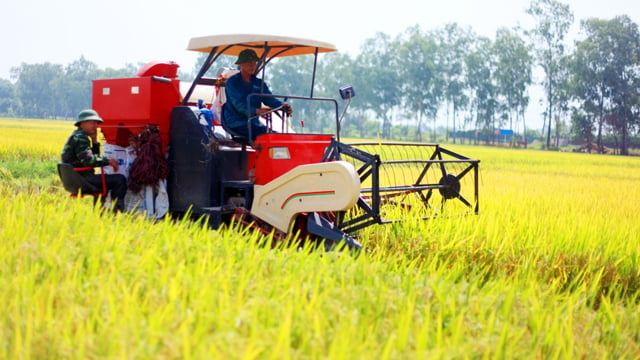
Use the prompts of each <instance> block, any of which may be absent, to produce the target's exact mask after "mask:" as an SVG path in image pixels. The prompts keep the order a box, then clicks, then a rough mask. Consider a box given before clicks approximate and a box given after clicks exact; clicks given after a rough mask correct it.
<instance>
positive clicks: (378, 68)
mask: <svg viewBox="0 0 640 360" xmlns="http://www.w3.org/2000/svg"><path fill="white" fill-rule="evenodd" d="M526 11H527V13H528V14H529V15H531V16H532V17H533V19H534V20H535V26H534V27H533V28H531V29H522V28H511V29H508V28H501V29H499V30H498V31H497V32H496V35H495V38H493V39H491V38H488V37H484V36H479V35H477V34H476V33H474V32H473V30H472V29H470V28H463V27H461V26H460V25H458V24H456V23H451V24H446V25H444V26H442V27H439V28H435V29H429V30H425V29H423V28H421V27H420V26H419V25H415V26H411V27H409V28H407V29H406V30H405V31H404V32H403V33H401V34H398V35H396V36H391V35H389V34H385V33H378V34H375V36H373V37H371V38H369V39H366V40H365V41H364V42H363V44H362V46H361V48H360V52H359V53H358V54H356V55H353V56H352V55H348V54H342V53H332V54H327V55H324V56H321V57H320V58H319V62H318V67H319V70H318V75H317V78H316V87H315V88H314V90H313V91H314V96H319V97H331V98H335V97H336V96H337V89H338V88H339V87H340V86H342V85H345V84H352V85H354V87H355V88H356V94H357V99H354V101H353V103H352V104H351V107H350V111H349V113H348V114H347V115H346V116H345V118H344V120H343V123H342V125H341V128H342V130H343V136H348V137H375V136H379V137H381V138H383V139H403V140H415V141H425V140H436V138H438V139H439V140H446V141H453V142H456V141H462V140H463V139H467V141H473V142H479V141H487V142H497V141H502V140H503V139H504V138H505V136H504V134H503V133H501V132H500V131H498V130H499V129H509V130H510V131H512V132H510V133H509V135H508V139H507V141H508V142H509V143H510V144H511V145H512V146H518V145H522V146H526V145H527V144H528V143H530V141H531V137H533V136H536V137H539V139H540V140H542V142H543V144H544V146H545V147H546V148H548V149H552V148H557V147H558V146H559V145H560V141H561V139H563V138H571V139H572V140H574V141H576V142H580V143H585V144H587V146H588V147H589V150H591V147H593V150H596V151H599V152H604V148H605V146H604V145H605V144H607V143H608V144H609V145H611V144H614V145H615V147H616V148H617V149H618V152H619V153H620V154H623V155H626V154H629V148H630V147H638V142H639V141H638V132H639V131H640V34H639V31H638V25H637V24H635V23H634V22H633V21H631V19H630V18H629V17H628V16H626V15H621V16H616V17H614V18H612V19H598V18H590V19H585V20H581V21H580V27H581V29H582V33H584V38H582V39H579V40H577V41H575V42H574V43H573V44H567V41H566V39H565V36H566V34H567V32H568V29H569V28H570V26H571V25H572V24H573V22H574V18H573V13H572V12H571V10H570V8H569V6H568V5H566V4H563V3H561V2H558V1H556V0H534V1H532V2H531V3H530V6H529V8H528V9H527V10H526ZM200 60H203V58H201V59H200ZM312 62H313V59H312V58H311V57H291V58H286V59H278V61H274V62H273V63H272V64H271V65H270V67H269V69H268V73H267V74H266V76H267V80H268V81H269V83H270V84H272V88H274V87H276V86H275V85H274V84H277V90H278V91H277V92H278V93H283V94H292V95H299V96H308V95H309V90H310V89H309V88H308V84H309V83H310V82H311V74H310V69H311V68H312V65H313V64H312ZM232 63H233V61H232V60H230V61H229V62H228V65H229V66H232ZM141 65H142V64H138V65H137V66H136V65H127V66H126V67H125V68H122V69H111V68H109V69H100V68H98V67H97V65H96V64H94V63H92V62H91V61H88V60H87V59H85V58H84V57H81V58H80V59H79V60H77V61H74V62H73V63H71V64H69V65H67V66H62V65H57V64H51V63H44V64H24V63H23V64H21V65H20V66H18V67H16V68H13V69H12V70H11V77H12V79H13V80H14V81H15V83H12V82H10V81H9V80H4V79H0V115H8V116H18V117H36V118H57V117H59V118H72V117H73V116H75V114H76V112H77V111H78V109H82V108H86V107H89V106H90V105H91V81H92V80H94V79H103V78H121V77H132V76H134V74H135V73H136V71H137V70H138V69H139V68H140V66H141ZM537 68H539V69H541V71H542V72H543V73H544V76H543V78H542V80H541V81H540V83H539V84H538V85H540V86H541V87H542V88H543V89H544V111H543V113H542V114H539V115H540V116H541V117H542V119H543V123H544V125H543V128H542V129H540V130H541V131H540V132H538V131H535V130H533V129H532V127H531V126H528V125H527V121H528V120H529V121H530V119H526V116H525V115H526V114H527V109H528V107H529V102H530V95H529V91H530V90H531V88H532V86H533V85H534V76H533V72H534V70H535V69H537ZM196 71H197V67H196V68H194V69H191V70H190V71H184V70H181V72H180V78H181V79H182V80H189V79H192V78H193V77H195V73H196ZM214 75H215V74H214ZM318 111H320V110H318V109H315V108H313V107H312V106H309V107H304V106H303V107H300V108H296V114H299V115H300V114H301V115H303V116H304V115H306V114H309V115H310V114H311V113H313V112H318ZM331 125H332V124H331V122H330V121H327V122H322V121H318V122H312V123H308V124H307V125H306V126H307V127H308V129H309V131H324V130H326V129H327V128H328V127H330V126H331Z"/></svg>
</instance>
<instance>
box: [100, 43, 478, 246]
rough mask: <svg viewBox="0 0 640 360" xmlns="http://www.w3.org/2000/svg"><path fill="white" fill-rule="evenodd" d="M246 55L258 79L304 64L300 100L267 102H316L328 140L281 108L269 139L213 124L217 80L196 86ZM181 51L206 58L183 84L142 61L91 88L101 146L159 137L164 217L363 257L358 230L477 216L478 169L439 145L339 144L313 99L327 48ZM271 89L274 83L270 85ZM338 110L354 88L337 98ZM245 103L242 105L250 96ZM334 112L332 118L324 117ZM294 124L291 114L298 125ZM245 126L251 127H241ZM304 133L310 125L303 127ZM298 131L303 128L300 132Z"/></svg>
mask: <svg viewBox="0 0 640 360" xmlns="http://www.w3.org/2000/svg"><path fill="white" fill-rule="evenodd" d="M244 49H253V50H254V51H255V52H256V53H257V54H258V56H259V57H260V58H261V61H260V62H259V64H258V69H257V70H256V72H257V73H261V74H259V77H262V78H264V76H265V70H266V68H267V65H268V64H269V63H270V62H271V61H272V60H273V59H275V58H282V57H287V56H312V57H314V58H313V60H314V61H313V69H312V72H311V73H310V76H311V86H310V94H309V96H300V94H297V95H295V96H294V95H291V94H289V95H277V94H272V95H270V96H273V97H276V98H279V99H281V100H282V101H283V102H285V103H289V104H293V108H294V111H296V114H298V112H302V113H303V115H302V116H305V112H304V111H297V109H303V108H304V106H303V105H301V104H302V103H307V104H309V102H311V103H313V104H320V105H319V106H324V107H325V108H328V110H326V111H324V112H322V114H325V116H326V114H329V115H328V116H330V117H331V121H330V123H331V124H333V122H334V120H333V117H334V116H335V132H334V133H331V134H315V133H314V134H307V133H303V130H304V128H301V127H298V129H297V130H298V131H297V132H294V130H293V128H295V126H292V125H291V119H289V118H288V117H287V114H286V112H285V111H284V110H283V109H281V108H277V109H271V111H270V112H269V113H268V114H266V115H264V116H263V117H264V119H262V120H263V121H265V122H266V124H267V125H269V126H270V127H271V128H272V129H273V130H274V131H273V132H270V133H267V134H264V135H260V136H258V137H257V138H256V140H255V141H250V140H248V139H246V138H239V137H233V136H230V135H229V134H228V133H227V132H225V130H224V129H223V128H222V126H221V125H220V122H219V116H220V112H219V109H220V105H221V102H222V101H224V99H223V98H224V97H223V96H222V95H223V94H224V82H225V77H224V76H215V77H206V75H207V73H208V71H209V69H212V66H213V65H214V63H216V61H218V60H219V59H220V57H221V56H233V57H234V58H233V60H235V57H236V56H238V54H239V53H240V52H241V51H242V50H244ZM188 50H192V51H198V52H204V53H207V54H208V56H207V58H206V60H205V61H204V63H203V65H202V68H201V69H200V71H199V72H198V74H197V76H196V78H195V80H194V81H193V83H192V84H190V85H189V84H186V86H185V84H181V82H180V81H179V80H178V79H177V69H178V65H177V64H175V63H173V62H166V63H163V62H152V63H149V64H147V65H145V66H144V67H143V68H142V69H141V70H140V71H139V72H138V73H137V74H136V75H137V77H134V78H126V79H107V80H95V81H94V83H93V108H94V109H96V110H97V111H98V112H99V114H100V115H101V116H102V118H103V119H104V123H102V125H101V127H102V132H103V134H104V136H105V138H106V142H107V145H105V150H106V146H109V145H113V146H114V147H121V148H123V149H124V148H126V147H127V146H129V142H130V139H131V137H132V136H133V135H137V134H140V133H142V132H144V131H149V129H150V128H152V129H154V130H153V131H155V132H159V135H160V138H161V139H162V146H163V151H164V157H165V158H166V159H167V160H168V167H169V175H168V178H167V182H166V184H167V193H168V202H169V209H168V210H169V212H170V213H171V214H173V215H178V216H180V215H184V214H192V215H195V216H197V217H202V216H206V217H207V219H208V223H209V225H210V226H211V227H213V228H218V227H219V226H220V225H221V224H222V223H227V222H229V221H231V220H232V219H235V221H236V222H240V223H242V224H244V225H246V226H250V227H252V228H255V229H258V230H259V231H262V232H264V233H267V234H270V235H272V236H273V237H274V239H275V240H276V241H279V240H284V239H287V238H288V237H289V235H291V234H297V235H299V236H301V237H302V238H311V239H316V240H324V244H325V247H328V248H332V247H335V246H343V245H346V246H348V247H350V248H353V249H358V248H360V247H361V245H360V243H359V242H358V241H357V240H356V235H357V233H358V231H359V230H361V229H363V228H365V227H367V226H370V225H376V224H385V223H390V222H395V221H401V220H405V219H408V218H419V219H431V218H435V217H440V216H452V215H460V214H470V213H475V214H477V213H478V211H479V199H478V168H479V162H480V161H479V160H473V159H470V158H467V157H465V156H462V155H460V154H457V153H455V152H453V151H450V150H447V149H445V148H443V147H441V146H439V145H438V144H426V143H387V142H360V143H351V144H347V143H344V142H341V139H340V126H341V120H342V119H341V117H340V115H339V109H338V101H337V100H335V99H331V98H319V97H314V95H313V91H314V83H315V78H316V67H317V66H316V65H317V58H318V55H319V54H321V53H329V52H333V51H336V49H335V47H334V46H333V45H331V44H328V43H324V42H319V41H313V40H307V39H299V38H292V37H281V36H268V35H217V36H207V37H197V38H193V39H191V41H190V43H189V46H188ZM271 87H272V88H274V89H278V84H271ZM338 92H339V94H340V95H341V97H342V99H343V100H344V101H347V104H346V105H345V107H344V109H343V112H342V114H343V115H344V113H345V111H346V109H347V108H348V105H349V104H350V102H351V99H352V98H353V97H354V96H355V90H354V89H353V87H351V86H345V87H343V88H341V89H339V91H338ZM257 95H258V94H255V95H254V94H252V95H250V96H257ZM334 114H335V115H334ZM296 116H300V115H296ZM250 120H251V119H250ZM303 121H304V122H306V123H309V122H310V121H313V120H312V119H303ZM300 123H301V124H303V122H302V121H301V122H300Z"/></svg>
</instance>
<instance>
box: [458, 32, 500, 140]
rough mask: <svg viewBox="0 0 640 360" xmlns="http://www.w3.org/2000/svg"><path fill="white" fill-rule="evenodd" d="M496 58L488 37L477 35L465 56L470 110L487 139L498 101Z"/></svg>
mask: <svg viewBox="0 0 640 360" xmlns="http://www.w3.org/2000/svg"><path fill="white" fill-rule="evenodd" d="M495 68H496V60H495V58H494V53H493V51H492V43H491V40H490V39H489V38H486V37H479V38H477V39H476V41H475V47H474V48H473V49H472V50H471V51H470V52H469V54H468V55H467V56H466V57H465V73H466V74H467V78H466V80H467V86H468V87H469V90H470V91H471V93H472V96H471V112H472V116H473V118H475V125H476V129H477V130H480V131H482V132H483V133H484V134H485V137H486V139H487V141H493V134H494V129H495V128H496V124H495V120H496V119H495V115H496V112H497V107H498V103H497V101H496V97H495V88H496V87H495V84H494V82H493V81H494V76H493V73H494V71H495Z"/></svg>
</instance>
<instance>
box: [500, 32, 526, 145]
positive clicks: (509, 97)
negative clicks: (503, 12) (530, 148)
mask: <svg viewBox="0 0 640 360" xmlns="http://www.w3.org/2000/svg"><path fill="white" fill-rule="evenodd" d="M493 49H494V52H495V55H496V57H497V66H496V71H495V73H494V76H495V79H496V85H497V89H496V92H497V94H499V95H501V96H502V98H503V99H504V100H503V102H504V107H505V109H506V111H507V117H508V119H509V128H510V129H512V130H513V129H515V127H514V122H515V125H516V127H517V124H518V122H519V120H520V119H521V120H522V124H523V127H524V128H526V123H525V119H524V113H525V111H526V109H527V106H528V105H529V97H528V96H527V95H526V94H527V89H528V88H529V86H530V85H531V82H532V75H531V72H532V66H533V57H532V56H531V54H530V53H529V48H528V47H527V45H526V43H525V41H524V40H523V39H522V38H521V37H520V36H519V35H518V34H517V33H516V32H515V31H512V30H509V29H506V28H501V29H499V30H498V31H497V33H496V40H495V42H494V45H493ZM524 136H525V138H524V141H525V144H526V131H525V132H524ZM514 139H515V137H514V136H512V137H511V145H512V146H513V145H514V144H513V141H514Z"/></svg>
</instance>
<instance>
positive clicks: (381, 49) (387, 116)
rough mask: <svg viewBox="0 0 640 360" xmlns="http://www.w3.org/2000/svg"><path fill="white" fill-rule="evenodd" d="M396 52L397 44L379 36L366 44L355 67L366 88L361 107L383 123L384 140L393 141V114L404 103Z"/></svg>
mask: <svg viewBox="0 0 640 360" xmlns="http://www.w3.org/2000/svg"><path fill="white" fill-rule="evenodd" d="M397 49H398V41H397V40H392V39H391V38H390V36H389V35H387V34H383V33H378V34H377V35H376V36H375V37H374V38H370V39H367V40H366V41H365V42H364V45H363V46H362V48H361V52H360V54H359V55H358V56H357V57H356V60H355V65H354V74H355V75H356V77H357V78H358V80H359V81H360V83H361V84H362V85H363V86H361V87H359V90H358V91H359V92H358V96H359V101H358V106H359V107H364V108H365V109H367V110H371V111H373V112H374V113H375V114H376V115H377V117H378V118H379V119H382V138H383V139H389V138H390V137H391V126H392V118H393V111H394V110H395V109H396V108H397V107H398V106H399V105H400V103H401V100H402V86H401V78H400V75H399V71H398V56H397V54H398V51H397Z"/></svg>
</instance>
